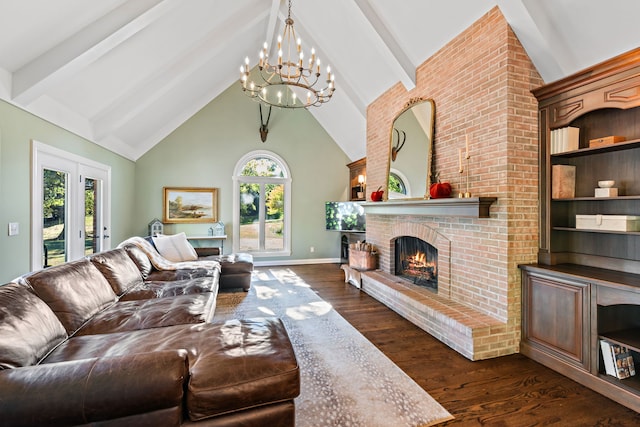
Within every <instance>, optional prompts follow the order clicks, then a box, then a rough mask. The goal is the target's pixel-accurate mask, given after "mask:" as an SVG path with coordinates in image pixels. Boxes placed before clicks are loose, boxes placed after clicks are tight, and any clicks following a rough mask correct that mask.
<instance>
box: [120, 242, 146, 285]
mask: <svg viewBox="0 0 640 427" xmlns="http://www.w3.org/2000/svg"><path fill="white" fill-rule="evenodd" d="M122 248H123V249H124V250H125V251H127V254H128V255H129V258H131V260H132V261H133V262H134V263H135V264H136V266H137V267H138V270H140V274H142V277H143V278H144V279H146V278H147V277H149V273H151V272H152V271H153V265H152V264H151V260H149V257H148V256H147V254H146V253H145V252H144V251H143V250H142V249H140V248H139V247H138V246H136V245H134V244H133V243H131V244H127V245H124V246H122Z"/></svg>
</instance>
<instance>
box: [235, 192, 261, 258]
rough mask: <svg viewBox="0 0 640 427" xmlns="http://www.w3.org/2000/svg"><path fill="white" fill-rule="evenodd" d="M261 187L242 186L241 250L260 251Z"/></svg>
mask: <svg viewBox="0 0 640 427" xmlns="http://www.w3.org/2000/svg"><path fill="white" fill-rule="evenodd" d="M261 228H262V227H261V221H260V185H259V184H249V183H244V184H240V250H241V251H243V252H252V251H257V250H259V249H260V235H261Z"/></svg>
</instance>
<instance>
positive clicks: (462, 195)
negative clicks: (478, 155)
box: [458, 148, 471, 199]
mask: <svg viewBox="0 0 640 427" xmlns="http://www.w3.org/2000/svg"><path fill="white" fill-rule="evenodd" d="M459 159H460V168H459V170H458V173H459V174H460V192H459V193H458V198H459V199H462V198H469V197H471V193H470V192H469V159H471V155H469V149H468V148H467V151H466V152H465V155H464V160H465V163H464V167H462V148H461V149H460V151H459ZM463 173H464V181H465V183H464V187H465V191H464V192H462V179H463V176H462V174H463Z"/></svg>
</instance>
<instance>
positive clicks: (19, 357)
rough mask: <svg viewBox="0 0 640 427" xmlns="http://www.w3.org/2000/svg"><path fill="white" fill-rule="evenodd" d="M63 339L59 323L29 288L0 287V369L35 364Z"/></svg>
mask: <svg viewBox="0 0 640 427" xmlns="http://www.w3.org/2000/svg"><path fill="white" fill-rule="evenodd" d="M66 338H67V332H66V331H65V329H64V327H63V326H62V323H60V321H59V320H58V318H57V317H56V315H55V314H54V313H53V311H51V309H50V308H49V307H48V306H47V305H46V304H45V303H44V301H42V300H41V299H40V298H38V297H37V296H36V295H35V294H34V293H33V290H32V289H31V288H30V287H29V286H28V285H24V284H17V283H9V284H7V285H4V286H0V369H6V368H17V367H22V366H28V365H33V364H35V363H38V362H39V361H40V359H42V358H43V357H45V356H46V355H47V353H49V352H50V351H51V350H52V349H53V348H55V347H56V346H57V345H58V344H60V343H61V342H62V341H64V340H65V339H66Z"/></svg>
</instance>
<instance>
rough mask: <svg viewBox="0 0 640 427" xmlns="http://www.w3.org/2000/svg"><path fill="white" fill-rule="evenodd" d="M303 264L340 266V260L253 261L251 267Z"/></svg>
mask: <svg viewBox="0 0 640 427" xmlns="http://www.w3.org/2000/svg"><path fill="white" fill-rule="evenodd" d="M304 264H340V258H307V259H282V260H275V261H256V259H255V258H254V259H253V265H254V266H256V267H271V266H275V265H304Z"/></svg>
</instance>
